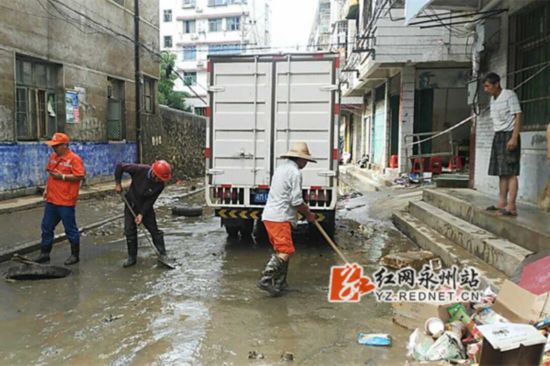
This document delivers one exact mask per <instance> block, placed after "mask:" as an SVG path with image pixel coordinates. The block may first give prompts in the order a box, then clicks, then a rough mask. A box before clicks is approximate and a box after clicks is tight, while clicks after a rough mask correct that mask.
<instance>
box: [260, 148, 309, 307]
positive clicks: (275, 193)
mask: <svg viewBox="0 0 550 366" xmlns="http://www.w3.org/2000/svg"><path fill="white" fill-rule="evenodd" d="M281 158H286V159H287V160H286V161H284V162H283V163H282V164H281V165H279V166H278V167H277V169H276V170H275V173H274V174H273V179H272V181H271V188H270V189H269V196H268V199H267V203H266V205H265V208H264V211H263V213H262V221H263V223H264V225H265V228H266V230H267V234H268V236H269V240H270V241H271V244H272V245H273V249H274V250H275V254H273V255H272V256H271V258H270V260H269V261H268V262H267V264H266V266H265V269H264V270H263V272H262V277H261V278H260V280H259V281H258V287H259V288H260V289H262V290H265V291H267V292H269V293H270V294H271V295H274V296H277V295H280V294H281V293H282V291H283V290H284V289H285V288H286V287H287V286H288V285H287V281H286V278H287V273H288V262H289V260H290V257H291V256H292V254H293V253H294V251H295V249H294V243H293V242H292V226H295V225H296V223H297V218H296V214H297V212H300V213H301V214H302V215H304V216H305V218H306V219H307V221H309V222H314V221H315V220H316V219H317V216H316V215H315V214H314V213H313V212H311V211H310V209H309V207H308V205H307V204H306V203H305V202H304V198H303V195H302V173H301V172H300V170H301V169H304V168H305V166H306V165H307V163H308V162H312V163H316V161H315V160H313V158H312V156H311V154H310V153H309V148H308V146H307V144H306V143H304V142H299V143H296V144H294V145H293V146H292V148H291V149H290V150H289V151H288V152H287V153H286V154H284V155H282V156H281Z"/></svg>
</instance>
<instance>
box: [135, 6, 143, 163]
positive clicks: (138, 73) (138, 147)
mask: <svg viewBox="0 0 550 366" xmlns="http://www.w3.org/2000/svg"><path fill="white" fill-rule="evenodd" d="M139 48H140V44H139V0H134V65H135V73H136V74H135V82H136V153H137V157H136V160H137V162H138V163H141V161H142V159H141V71H140V66H139Z"/></svg>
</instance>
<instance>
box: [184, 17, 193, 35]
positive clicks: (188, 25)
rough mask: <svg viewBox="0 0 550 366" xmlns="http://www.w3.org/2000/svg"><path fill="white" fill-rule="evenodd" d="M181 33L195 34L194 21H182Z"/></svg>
mask: <svg viewBox="0 0 550 366" xmlns="http://www.w3.org/2000/svg"><path fill="white" fill-rule="evenodd" d="M183 33H195V21H194V20H185V21H183Z"/></svg>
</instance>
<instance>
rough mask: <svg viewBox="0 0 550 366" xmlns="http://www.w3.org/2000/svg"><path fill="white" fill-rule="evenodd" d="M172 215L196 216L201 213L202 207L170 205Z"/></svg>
mask: <svg viewBox="0 0 550 366" xmlns="http://www.w3.org/2000/svg"><path fill="white" fill-rule="evenodd" d="M172 215H174V216H185V217H198V216H201V215H202V207H198V206H176V207H172Z"/></svg>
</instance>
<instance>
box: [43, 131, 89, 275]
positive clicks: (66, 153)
mask: <svg viewBox="0 0 550 366" xmlns="http://www.w3.org/2000/svg"><path fill="white" fill-rule="evenodd" d="M46 144H48V145H49V146H51V147H52V149H53V151H54V152H53V154H52V155H51V156H50V158H49V160H48V164H47V166H46V171H47V172H48V180H47V183H46V189H45V190H44V200H45V201H46V207H45V209H44V216H43V217H42V225H41V229H42V241H41V243H40V255H39V256H38V257H37V258H36V259H35V262H37V263H49V262H50V252H51V250H52V245H53V239H54V230H55V227H56V226H57V224H59V221H62V222H63V227H64V228H65V234H66V235H67V238H68V239H69V243H70V244H71V255H70V256H69V258H67V260H66V261H65V262H64V263H65V265H71V264H75V263H78V262H79V260H80V232H79V230H78V226H77V225H76V202H77V199H78V193H79V190H80V182H81V181H82V180H83V179H84V177H85V176H86V170H85V168H84V164H83V162H82V159H81V158H80V157H79V156H78V155H76V154H75V153H74V152H72V151H71V150H70V149H69V136H67V135H66V134H64V133H59V132H58V133H55V134H54V135H53V136H52V139H51V140H50V141H48V142H46Z"/></svg>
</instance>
